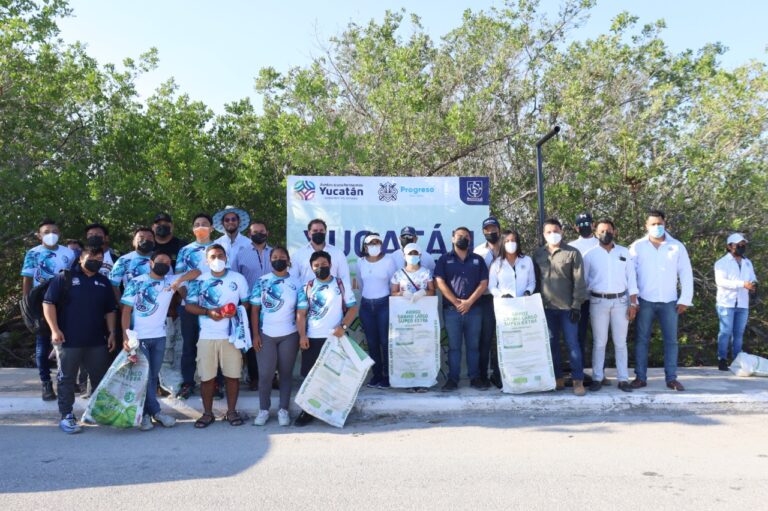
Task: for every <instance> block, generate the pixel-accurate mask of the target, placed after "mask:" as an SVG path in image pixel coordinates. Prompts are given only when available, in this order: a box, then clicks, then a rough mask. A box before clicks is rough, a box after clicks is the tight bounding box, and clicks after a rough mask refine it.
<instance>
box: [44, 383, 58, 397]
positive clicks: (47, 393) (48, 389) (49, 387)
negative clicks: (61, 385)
mask: <svg viewBox="0 0 768 511" xmlns="http://www.w3.org/2000/svg"><path fill="white" fill-rule="evenodd" d="M55 399H56V393H55V392H54V391H53V382H51V381H44V382H43V401H54V400H55Z"/></svg>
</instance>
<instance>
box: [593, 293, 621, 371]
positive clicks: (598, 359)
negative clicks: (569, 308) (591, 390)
mask: <svg viewBox="0 0 768 511" xmlns="http://www.w3.org/2000/svg"><path fill="white" fill-rule="evenodd" d="M628 307H629V304H628V298H627V297H626V296H622V297H621V298H597V297H592V299H591V306H590V317H591V319H592V339H593V340H594V345H593V346H592V378H594V380H595V381H601V380H602V379H603V377H604V376H605V375H604V374H603V369H604V367H605V347H606V346H607V345H608V329H609V327H610V330H611V334H612V337H613V348H614V351H615V352H616V372H617V373H618V378H619V381H629V369H628V367H627V366H628V364H629V361H628V358H629V356H628V354H627V330H628V329H629V319H628V318H627V309H628Z"/></svg>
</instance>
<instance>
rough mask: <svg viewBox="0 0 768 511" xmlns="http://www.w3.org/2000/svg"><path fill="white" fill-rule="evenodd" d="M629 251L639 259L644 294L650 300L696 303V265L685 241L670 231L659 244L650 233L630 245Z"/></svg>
mask: <svg viewBox="0 0 768 511" xmlns="http://www.w3.org/2000/svg"><path fill="white" fill-rule="evenodd" d="M629 255H631V256H632V259H633V260H634V261H635V271H636V272H637V287H638V289H639V291H640V298H642V299H643V300H646V301H648V302H664V303H666V302H674V301H677V304H678V305H688V306H691V305H693V269H692V268H691V259H690V258H689V257H688V251H687V250H686V249H685V246H684V245H683V244H682V243H680V242H679V241H677V240H676V239H675V238H673V237H672V236H670V235H669V233H667V234H666V235H665V238H664V241H663V242H662V243H661V245H659V248H656V247H655V246H653V243H651V240H650V238H649V237H648V236H646V237H644V238H640V239H639V240H636V241H635V242H634V243H632V245H630V247H629ZM678 279H679V280H680V297H679V298H678V295H677V282H678Z"/></svg>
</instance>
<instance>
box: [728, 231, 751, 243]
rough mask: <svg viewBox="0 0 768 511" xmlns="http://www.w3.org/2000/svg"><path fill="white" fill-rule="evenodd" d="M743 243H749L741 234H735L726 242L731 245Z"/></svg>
mask: <svg viewBox="0 0 768 511" xmlns="http://www.w3.org/2000/svg"><path fill="white" fill-rule="evenodd" d="M742 241H747V238H745V237H744V235H742V234H741V233H738V232H734V233H733V234H731V235H730V236H728V241H726V244H728V245H730V244H731V243H741V242H742Z"/></svg>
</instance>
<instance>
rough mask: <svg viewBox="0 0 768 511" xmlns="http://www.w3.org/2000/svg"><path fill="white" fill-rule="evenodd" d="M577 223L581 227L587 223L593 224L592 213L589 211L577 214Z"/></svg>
mask: <svg viewBox="0 0 768 511" xmlns="http://www.w3.org/2000/svg"><path fill="white" fill-rule="evenodd" d="M576 225H577V226H579V227H581V226H585V225H592V215H591V214H589V213H588V212H584V213H579V214H578V215H576Z"/></svg>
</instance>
